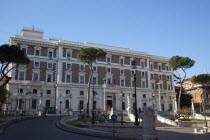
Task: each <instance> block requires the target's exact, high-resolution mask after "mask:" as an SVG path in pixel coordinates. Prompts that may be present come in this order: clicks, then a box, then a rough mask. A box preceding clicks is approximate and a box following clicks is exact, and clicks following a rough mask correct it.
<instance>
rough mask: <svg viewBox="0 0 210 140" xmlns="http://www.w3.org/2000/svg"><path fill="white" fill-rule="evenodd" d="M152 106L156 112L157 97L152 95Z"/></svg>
mask: <svg viewBox="0 0 210 140" xmlns="http://www.w3.org/2000/svg"><path fill="white" fill-rule="evenodd" d="M152 106H153V110H155V95H154V94H153V95H152Z"/></svg>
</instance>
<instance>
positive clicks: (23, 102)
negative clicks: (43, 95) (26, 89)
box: [21, 101, 25, 118]
mask: <svg viewBox="0 0 210 140" xmlns="http://www.w3.org/2000/svg"><path fill="white" fill-rule="evenodd" d="M24 104H25V101H22V106H21V107H22V108H21V112H22V113H21V116H22V118H23V117H24V112H25V111H24Z"/></svg>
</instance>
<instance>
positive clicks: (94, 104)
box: [93, 101, 96, 109]
mask: <svg viewBox="0 0 210 140" xmlns="http://www.w3.org/2000/svg"><path fill="white" fill-rule="evenodd" d="M93 109H96V101H93Z"/></svg>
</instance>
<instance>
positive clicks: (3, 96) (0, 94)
mask: <svg viewBox="0 0 210 140" xmlns="http://www.w3.org/2000/svg"><path fill="white" fill-rule="evenodd" d="M9 95H10V92H9V91H8V90H7V89H5V88H0V102H1V103H2V104H3V103H5V102H6V101H7V97H8V96H9Z"/></svg>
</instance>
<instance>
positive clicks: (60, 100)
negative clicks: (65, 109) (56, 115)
mask: <svg viewBox="0 0 210 140" xmlns="http://www.w3.org/2000/svg"><path fill="white" fill-rule="evenodd" d="M61 99H62V95H61V94H60V120H61V105H62V100H61Z"/></svg>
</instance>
